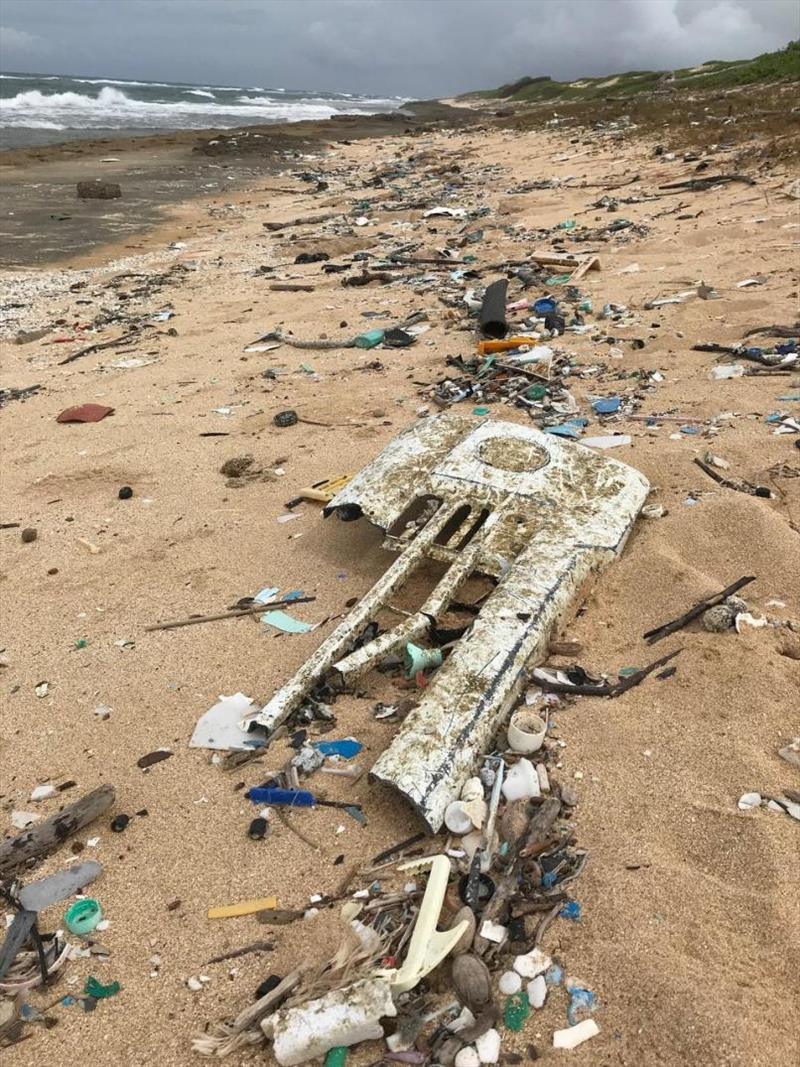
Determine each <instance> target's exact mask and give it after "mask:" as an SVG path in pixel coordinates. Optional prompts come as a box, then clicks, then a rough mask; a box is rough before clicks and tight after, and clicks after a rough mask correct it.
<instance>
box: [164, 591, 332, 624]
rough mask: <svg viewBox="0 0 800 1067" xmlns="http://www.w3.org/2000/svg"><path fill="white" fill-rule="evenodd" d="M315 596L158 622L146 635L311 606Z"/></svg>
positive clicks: (271, 601) (272, 601) (274, 601)
mask: <svg viewBox="0 0 800 1067" xmlns="http://www.w3.org/2000/svg"><path fill="white" fill-rule="evenodd" d="M316 599H317V598H316V597H315V596H301V597H298V598H297V599H296V600H270V601H269V603H268V604H250V605H249V606H248V607H246V608H233V609H232V610H231V611H222V612H220V613H219V614H218V615H191V616H190V617H189V618H188V619H176V620H174V621H173V622H157V623H154V624H153V625H152V626H145V628H144V632H145V633H152V631H153V630H176V629H177V628H178V627H179V626H196V625H197V623H199V622H218V621H219V619H238V618H239V616H240V615H258V614H259V613H260V612H262V611H269V609H270V608H286V607H291V605H292V604H309V603H310V602H311V601H312V600H316Z"/></svg>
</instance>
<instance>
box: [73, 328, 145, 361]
mask: <svg viewBox="0 0 800 1067" xmlns="http://www.w3.org/2000/svg"><path fill="white" fill-rule="evenodd" d="M138 337H139V331H138V330H134V331H133V333H126V334H124V335H123V336H122V337H115V338H114V340H113V341H96V342H95V343H94V344H93V345H87V346H86V347H85V348H79V349H78V351H77V352H73V353H72V355H71V356H67V358H66V359H61V360H59V362H58V365H59V367H63V366H64V364H65V363H74V362H75V360H76V359H80V358H81V356H90V355H91V354H92V352H102V350H103V349H104V348H116V347H117V346H118V345H125V344H128V343H129V342H130V341H135V340H136V339H137V338H138Z"/></svg>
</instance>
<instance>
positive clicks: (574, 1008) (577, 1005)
mask: <svg viewBox="0 0 800 1067" xmlns="http://www.w3.org/2000/svg"><path fill="white" fill-rule="evenodd" d="M568 985H569V983H568ZM596 1006H597V998H596V997H595V995H594V993H593V992H592V991H591V989H584V987H583V986H579V985H573V986H569V1005H568V1007H567V1022H568V1023H569V1024H570V1026H574V1025H575V1023H577V1022H578V1021H579V1020H580V1018H581V1016H582V1015H591V1013H592V1012H593V1011H594V1009H595V1007H596Z"/></svg>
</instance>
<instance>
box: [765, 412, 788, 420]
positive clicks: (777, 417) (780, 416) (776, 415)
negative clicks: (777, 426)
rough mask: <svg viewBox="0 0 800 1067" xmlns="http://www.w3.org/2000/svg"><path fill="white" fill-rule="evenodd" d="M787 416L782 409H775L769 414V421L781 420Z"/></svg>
mask: <svg viewBox="0 0 800 1067" xmlns="http://www.w3.org/2000/svg"><path fill="white" fill-rule="evenodd" d="M785 418H786V415H785V413H784V412H782V411H773V412H772V414H770V415H767V422H781V421H782V420H783V419H785Z"/></svg>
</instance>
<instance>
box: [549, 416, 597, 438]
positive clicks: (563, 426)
mask: <svg viewBox="0 0 800 1067" xmlns="http://www.w3.org/2000/svg"><path fill="white" fill-rule="evenodd" d="M588 425H589V420H588V419H568V420H567V421H566V422H561V423H557V424H556V425H555V426H545V428H544V431H545V433H552V434H555V435H556V437H571V438H573V439H575V438H578V437H580V433H581V430H582V429H583V428H584V426H588Z"/></svg>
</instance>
